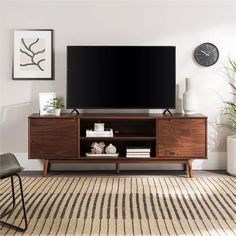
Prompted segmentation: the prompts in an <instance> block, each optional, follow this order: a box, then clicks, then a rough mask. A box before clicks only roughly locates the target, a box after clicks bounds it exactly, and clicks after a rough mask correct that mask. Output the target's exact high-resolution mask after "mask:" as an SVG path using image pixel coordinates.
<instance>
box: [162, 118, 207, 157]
mask: <svg viewBox="0 0 236 236" xmlns="http://www.w3.org/2000/svg"><path fill="white" fill-rule="evenodd" d="M158 128H159V129H158V134H159V135H158V140H159V143H158V156H159V157H178V158H206V119H190V118H188V119H184V118H183V119H174V118H173V119H171V118H170V119H160V120H159V125H158Z"/></svg>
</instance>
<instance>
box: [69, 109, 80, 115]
mask: <svg viewBox="0 0 236 236" xmlns="http://www.w3.org/2000/svg"><path fill="white" fill-rule="evenodd" d="M74 112H75V113H76V115H79V112H78V110H77V109H76V108H73V110H72V111H71V113H70V115H72V114H73V113H74Z"/></svg>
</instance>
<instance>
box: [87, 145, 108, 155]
mask: <svg viewBox="0 0 236 236" xmlns="http://www.w3.org/2000/svg"><path fill="white" fill-rule="evenodd" d="M105 146H106V145H105V143H104V142H100V143H97V142H94V143H92V145H91V147H92V149H91V152H92V153H93V154H102V153H104V148H105Z"/></svg>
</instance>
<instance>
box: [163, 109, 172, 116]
mask: <svg viewBox="0 0 236 236" xmlns="http://www.w3.org/2000/svg"><path fill="white" fill-rule="evenodd" d="M167 113H169V115H170V116H172V113H171V111H170V110H169V109H165V110H164V111H163V115H164V116H166V115H167Z"/></svg>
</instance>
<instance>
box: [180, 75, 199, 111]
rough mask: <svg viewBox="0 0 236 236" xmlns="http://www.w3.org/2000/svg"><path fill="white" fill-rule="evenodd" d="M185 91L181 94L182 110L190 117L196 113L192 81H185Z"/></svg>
mask: <svg viewBox="0 0 236 236" xmlns="http://www.w3.org/2000/svg"><path fill="white" fill-rule="evenodd" d="M185 84H186V90H185V92H184V94H183V109H184V113H185V114H186V115H192V114H195V113H196V112H197V96H196V94H195V92H194V90H193V86H192V79H190V78H186V79H185Z"/></svg>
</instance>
